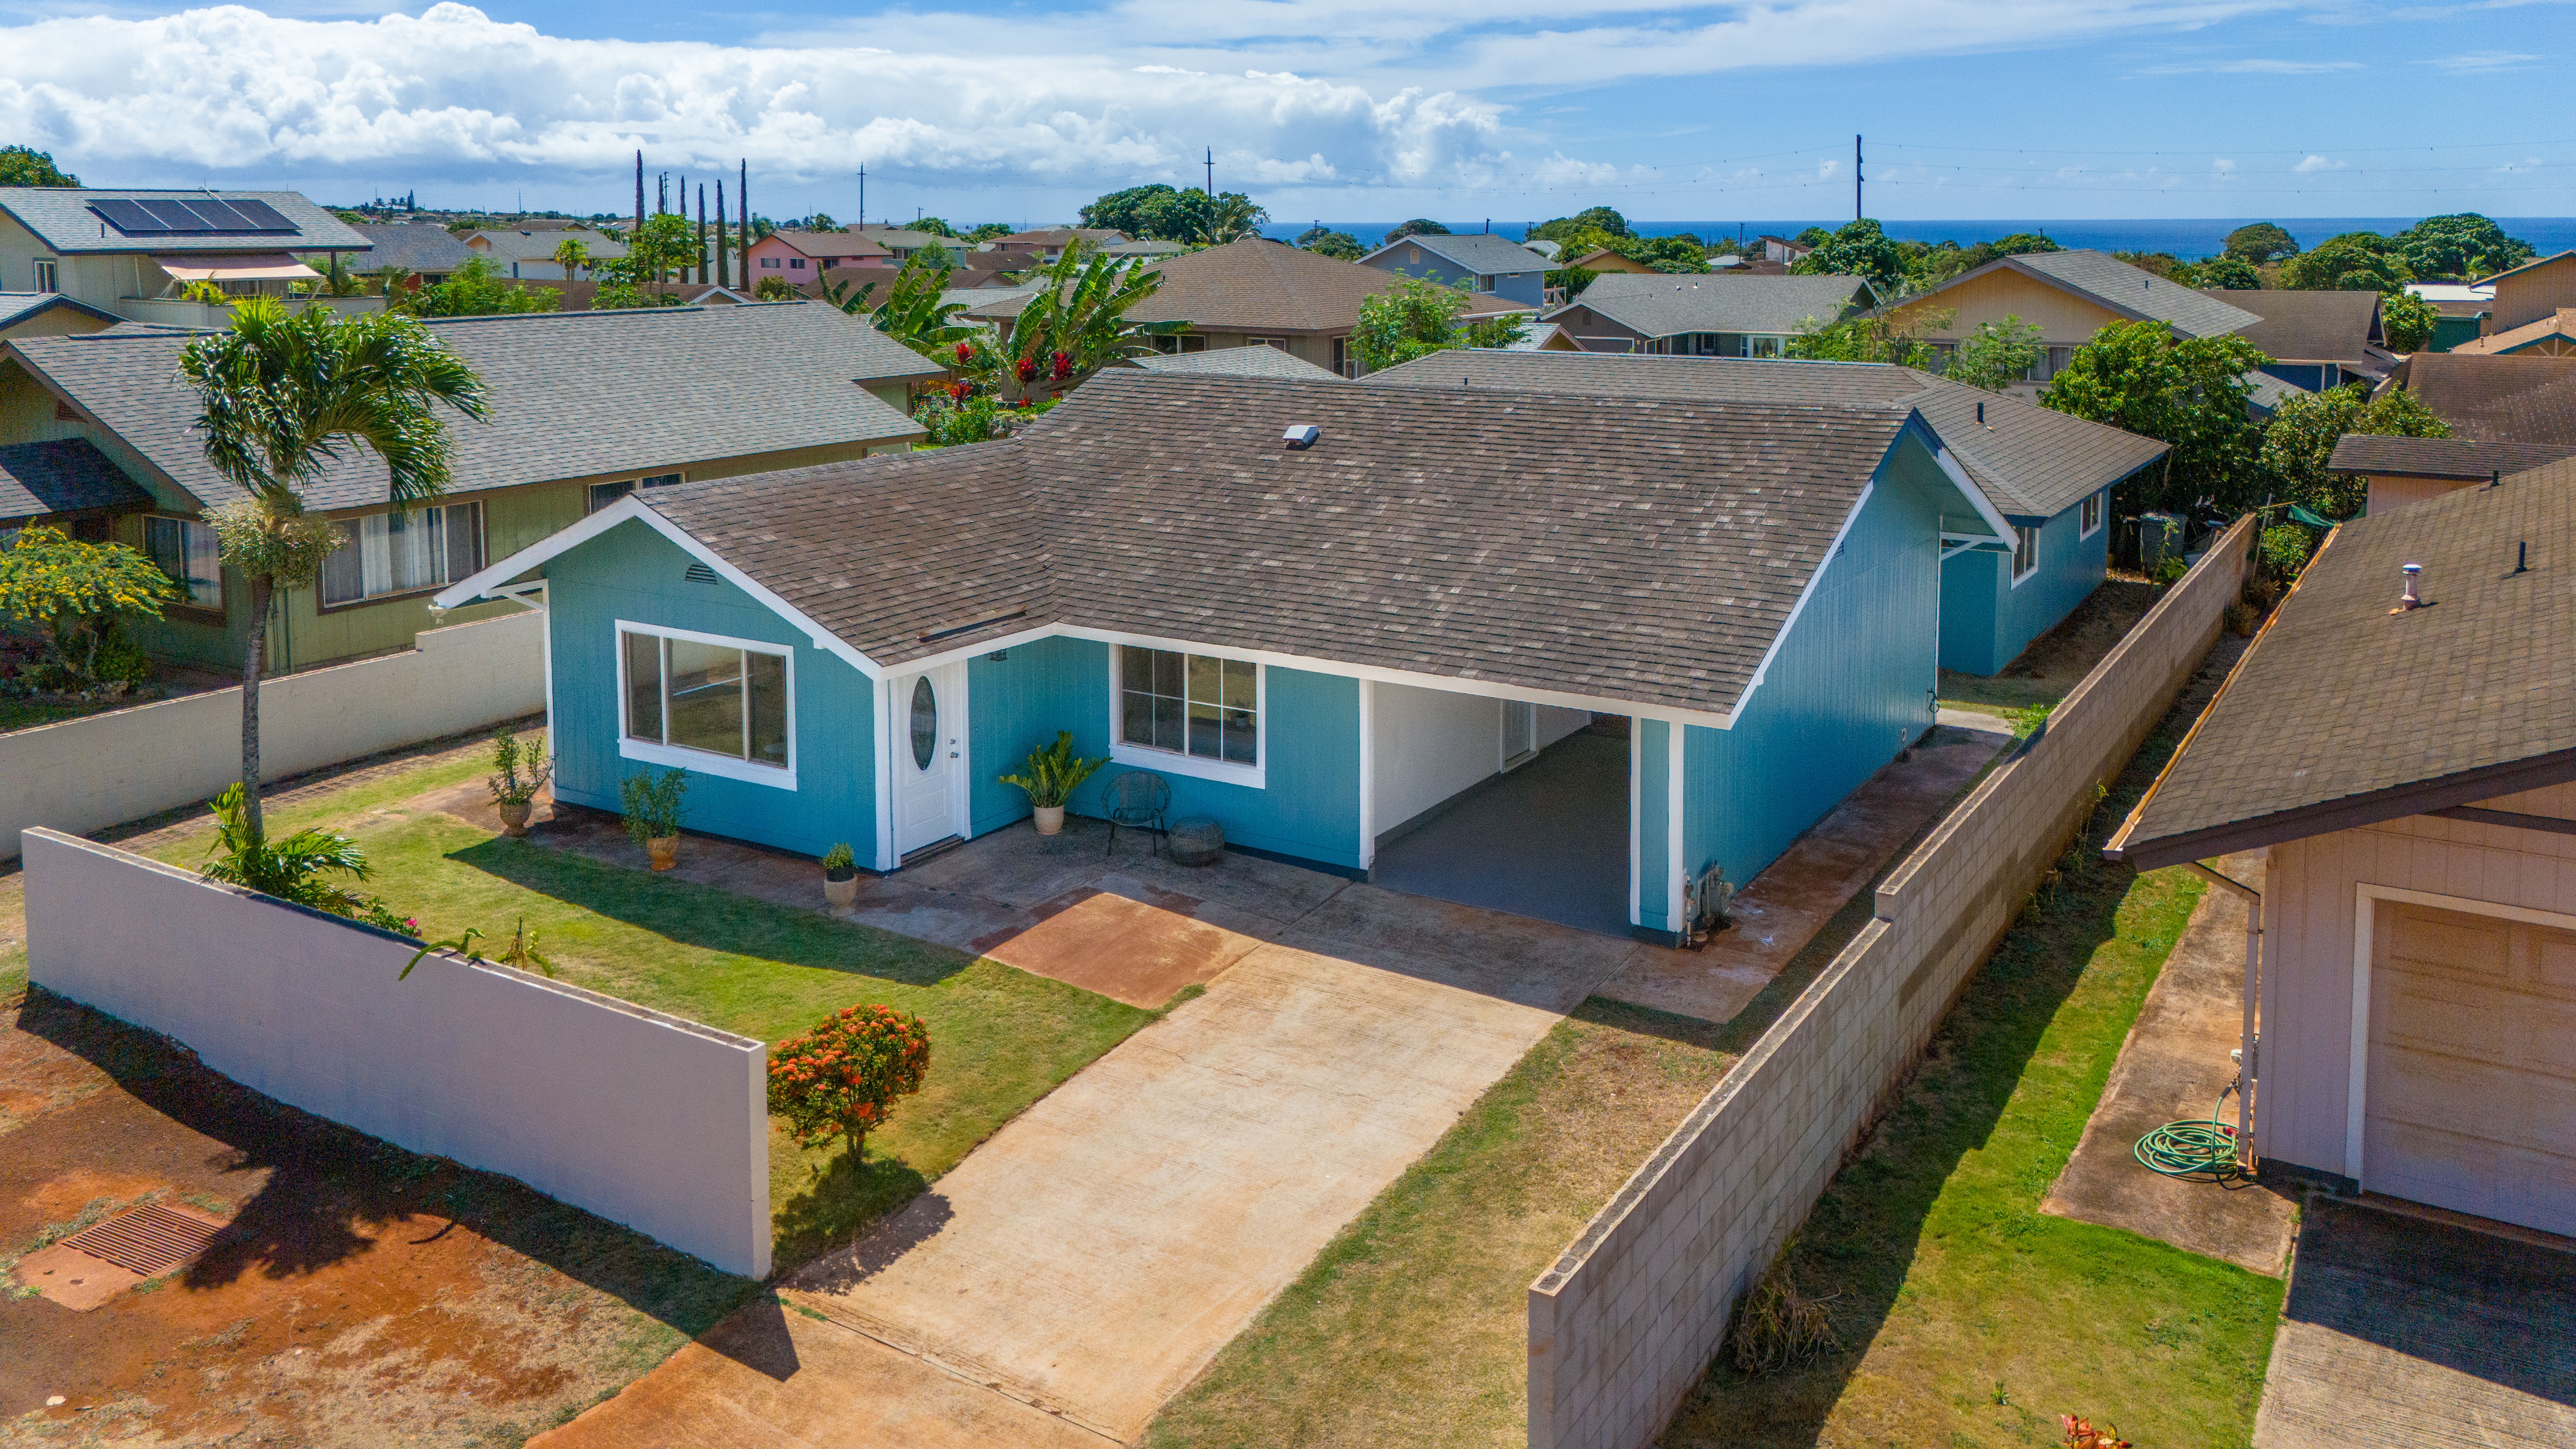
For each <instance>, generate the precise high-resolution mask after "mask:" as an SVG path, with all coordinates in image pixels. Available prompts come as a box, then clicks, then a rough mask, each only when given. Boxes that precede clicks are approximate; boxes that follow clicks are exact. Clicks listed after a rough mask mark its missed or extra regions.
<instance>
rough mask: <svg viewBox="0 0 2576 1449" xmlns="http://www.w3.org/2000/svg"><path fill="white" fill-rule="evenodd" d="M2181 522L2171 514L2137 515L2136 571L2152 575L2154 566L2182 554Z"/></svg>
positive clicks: (2154, 569)
mask: <svg viewBox="0 0 2576 1449" xmlns="http://www.w3.org/2000/svg"><path fill="white" fill-rule="evenodd" d="M2182 538H2183V521H2182V519H2181V518H2179V517H2177V516H2175V515H2174V514H2171V513H2141V514H2139V515H2138V571H2139V572H2140V573H2145V574H2152V573H2154V572H2155V571H2156V566H2157V565H2159V564H2161V563H2163V562H2164V561H2165V560H2166V559H2168V558H2175V557H2179V556H2180V555H2181V553H2182Z"/></svg>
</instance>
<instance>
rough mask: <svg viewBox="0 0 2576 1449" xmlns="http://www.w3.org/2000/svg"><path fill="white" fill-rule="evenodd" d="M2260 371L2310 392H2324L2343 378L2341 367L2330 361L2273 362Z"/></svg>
mask: <svg viewBox="0 0 2576 1449" xmlns="http://www.w3.org/2000/svg"><path fill="white" fill-rule="evenodd" d="M2262 371H2264V372H2265V373H2267V374H2269V375H2271V376H2273V377H2277V378H2279V379H2280V380H2281V381H2283V382H2286V383H2289V384H2290V385H2292V386H2293V387H2303V388H2306V389H2307V390H2308V391H2310V392H2324V391H2325V390H2326V389H2327V388H2330V387H2333V386H2334V385H2335V384H2336V383H2338V382H2340V381H2341V380H2342V379H2343V369H2342V368H2340V367H2337V366H2335V365H2334V364H2332V363H2318V362H2295V363H2294V362H2275V363H2272V364H2270V365H2269V366H2266V367H2264V368H2263V369H2262Z"/></svg>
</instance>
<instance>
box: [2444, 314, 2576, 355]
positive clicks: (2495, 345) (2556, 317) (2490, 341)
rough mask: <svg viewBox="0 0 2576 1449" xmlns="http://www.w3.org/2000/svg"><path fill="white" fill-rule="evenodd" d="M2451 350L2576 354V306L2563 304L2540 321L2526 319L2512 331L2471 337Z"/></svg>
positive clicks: (2500, 353)
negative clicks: (2563, 305)
mask: <svg viewBox="0 0 2576 1449" xmlns="http://www.w3.org/2000/svg"><path fill="white" fill-rule="evenodd" d="M2451 350H2452V351H2453V352H2458V353H2464V354H2470V355H2482V356H2487V357H2503V356H2507V355H2509V354H2513V353H2527V354H2529V355H2531V356H2534V357H2576V307H2561V308H2559V309H2558V310H2557V311H2555V312H2552V313H2551V314H2549V315H2548V316H2546V317H2543V318H2541V319H2540V320H2539V321H2537V322H2525V323H2524V324H2522V325H2521V326H2519V327H2516V328H2513V329H2512V330H2510V331H2505V332H2496V333H2491V334H2489V335H2487V336H2484V337H2477V338H2472V339H2470V340H2469V341H2466V342H2463V343H2461V344H2460V345H2459V346H2457V347H2454V348H2452V349H2451Z"/></svg>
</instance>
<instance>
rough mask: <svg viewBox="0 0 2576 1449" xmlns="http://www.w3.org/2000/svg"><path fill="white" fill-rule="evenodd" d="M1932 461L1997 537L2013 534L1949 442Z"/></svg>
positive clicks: (1936, 451) (1936, 449)
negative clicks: (1957, 457)
mask: <svg viewBox="0 0 2576 1449" xmlns="http://www.w3.org/2000/svg"><path fill="white" fill-rule="evenodd" d="M1915 417H1916V420H1917V421H1920V420H1921V418H1922V414H1920V413H1917V414H1916V415H1915ZM1923 426H1924V429H1925V430H1926V431H1927V432H1928V431H1930V430H1931V426H1932V425H1931V424H1929V423H1925V424H1924V425H1923ZM1933 437H1934V438H1935V439H1937V438H1939V437H1940V434H1938V433H1934V434H1933ZM1932 461H1933V462H1935V463H1938V464H1940V465H1941V471H1942V472H1943V473H1946V474H1948V475H1949V477H1950V482H1951V484H1952V485H1953V486H1955V487H1956V488H1957V489H1958V490H1959V491H1960V492H1961V493H1964V494H1966V495H1967V496H1968V506H1969V507H1971V508H1974V509H1976V510H1977V516H1978V517H1979V518H1982V519H1984V520H1985V521H1986V526H1987V527H1989V528H1991V529H1993V530H1994V531H1995V537H1997V538H2010V537H2012V536H2013V526H2012V524H2011V523H2010V522H2009V521H2008V520H2006V519H2005V517H2004V516H2003V513H2002V511H2001V510H1999V509H1997V508H1996V507H1995V501H1994V500H1993V499H1991V498H1988V497H1987V496H1986V490H1984V489H1982V488H1980V487H1978V486H1977V485H1976V482H1975V480H1973V479H1971V478H1970V477H1969V476H1968V472H1967V470H1966V469H1964V468H1962V467H1960V466H1959V460H1958V459H1956V458H1953V457H1951V456H1950V448H1949V445H1948V444H1946V443H1942V444H1939V445H1938V446H1936V447H1934V448H1933V450H1932ZM2139 466H2140V467H2144V466H2145V465H2144V464H2140V465H2139ZM2079 501H2080V500H2079ZM2073 506H2074V505H2073V504H2069V505H2068V507H2073ZM2058 511H2059V512H2061V513H2062V512H2064V511H2065V510H2064V509H2060V510H2058Z"/></svg>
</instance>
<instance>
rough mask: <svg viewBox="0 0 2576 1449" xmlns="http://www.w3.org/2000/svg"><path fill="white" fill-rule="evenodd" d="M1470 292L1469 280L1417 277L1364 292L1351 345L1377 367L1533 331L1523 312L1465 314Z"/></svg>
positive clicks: (1500, 343) (1503, 343) (1508, 340)
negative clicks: (1449, 282) (1448, 283)
mask: <svg viewBox="0 0 2576 1449" xmlns="http://www.w3.org/2000/svg"><path fill="white" fill-rule="evenodd" d="M1470 296H1471V294H1470V293H1469V292H1468V291H1467V290H1466V288H1465V287H1463V286H1458V287H1444V286H1441V285H1440V284H1439V283H1437V282H1427V281H1424V280H1422V279H1421V278H1419V277H1411V278H1407V279H1406V280H1404V281H1403V282H1401V283H1398V284H1397V285H1396V286H1393V287H1390V288H1388V289H1387V290H1386V291H1383V292H1380V293H1378V294H1377V295H1376V296H1374V297H1365V298H1362V299H1361V301H1360V320H1359V325H1357V326H1355V327H1353V328H1352V329H1351V342H1350V345H1351V350H1352V351H1353V352H1355V353H1357V354H1358V355H1359V359H1360V365H1361V366H1363V367H1365V368H1367V369H1368V370H1369V371H1371V372H1377V371H1380V370H1382V369H1384V368H1389V367H1393V366H1395V365H1396V364H1397V363H1400V362H1411V361H1412V360H1413V359H1415V358H1417V357H1428V356H1430V355H1431V354H1432V353H1435V352H1446V351H1448V350H1449V349H1451V348H1454V347H1509V346H1511V345H1512V344H1513V343H1515V342H1518V341H1520V340H1521V339H1522V338H1523V337H1525V336H1527V335H1528V334H1529V325H1528V322H1527V320H1526V319H1525V318H1524V317H1522V316H1521V315H1520V314H1517V313H1513V314H1507V315H1504V316H1499V317H1480V318H1477V319H1476V320H1474V321H1472V322H1470V321H1467V320H1465V313H1466V311H1467V305H1468V301H1469V298H1470Z"/></svg>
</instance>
